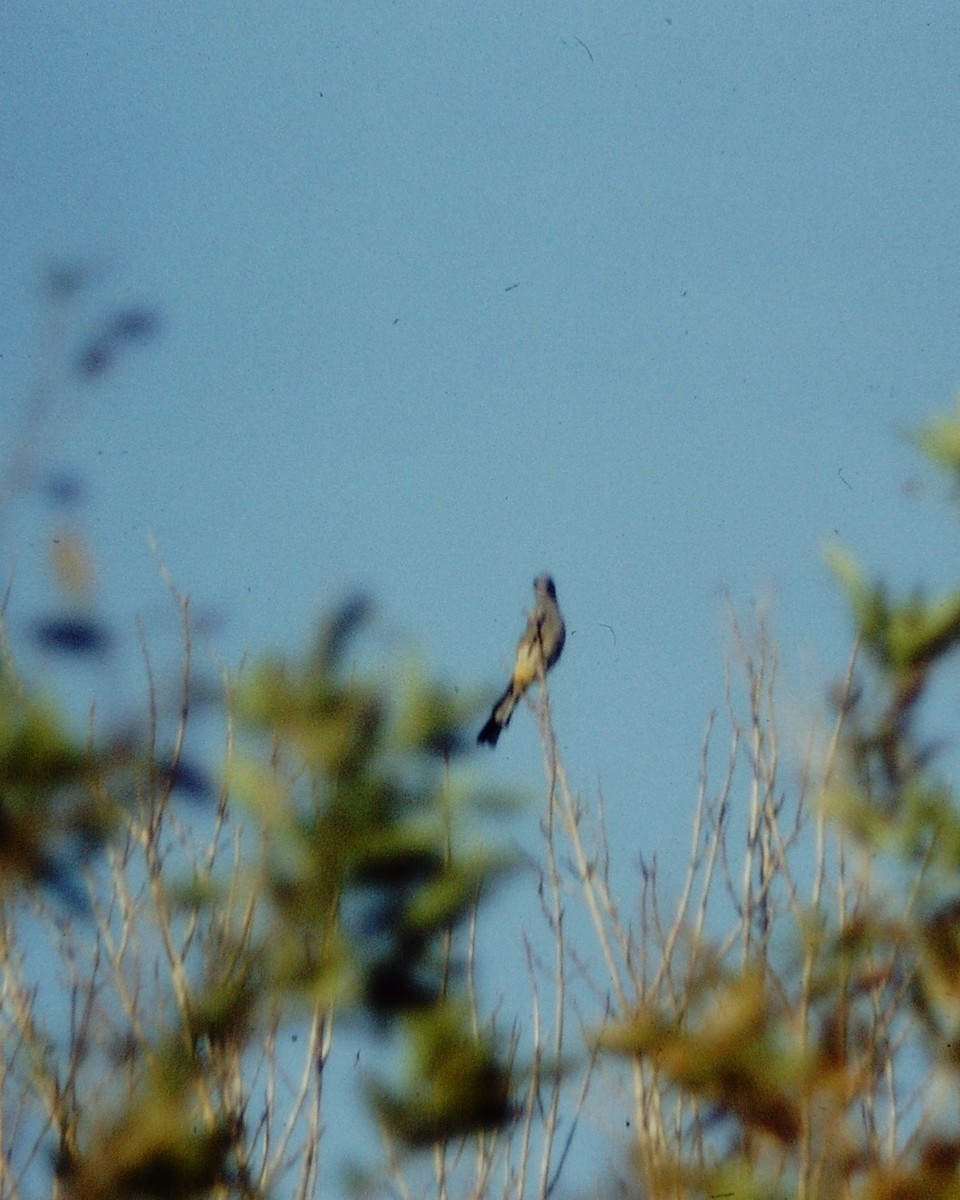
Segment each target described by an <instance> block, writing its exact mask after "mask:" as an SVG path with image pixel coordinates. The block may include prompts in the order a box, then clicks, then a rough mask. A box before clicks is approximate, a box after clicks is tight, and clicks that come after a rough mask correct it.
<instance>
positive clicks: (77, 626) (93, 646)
mask: <svg viewBox="0 0 960 1200" xmlns="http://www.w3.org/2000/svg"><path fill="white" fill-rule="evenodd" d="M34 637H35V638H36V641H37V643H38V644H39V646H40V647H41V648H42V649H43V650H50V651H53V652H55V653H58V654H90V655H100V654H105V653H106V651H107V650H108V649H109V647H110V634H109V633H108V632H107V630H106V628H105V627H104V626H103V625H101V624H100V623H99V622H97V621H91V620H86V619H84V618H83V617H51V618H49V619H48V620H44V621H38V622H37V624H36V626H35V628H34Z"/></svg>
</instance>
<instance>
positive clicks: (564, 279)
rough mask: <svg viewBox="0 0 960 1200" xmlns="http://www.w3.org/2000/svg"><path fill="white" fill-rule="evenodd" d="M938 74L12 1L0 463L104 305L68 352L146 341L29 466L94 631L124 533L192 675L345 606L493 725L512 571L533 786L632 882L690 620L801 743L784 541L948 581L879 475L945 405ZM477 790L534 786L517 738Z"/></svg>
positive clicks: (795, 49)
mask: <svg viewBox="0 0 960 1200" xmlns="http://www.w3.org/2000/svg"><path fill="white" fill-rule="evenodd" d="M958 60H960V10H958V9H957V7H956V6H955V5H954V4H949V3H930V4H919V5H914V4H909V5H908V4H902V5H885V6H881V7H878V6H877V5H875V4H867V3H860V2H859V0H851V2H850V3H847V4H844V5H840V6H836V5H831V6H826V5H804V6H800V5H769V4H760V3H738V2H734V3H727V4H722V5H721V4H708V3H698V4H694V3H689V2H687V3H679V4H678V3H666V4H657V5H653V6H651V5H649V4H638V3H622V2H616V3H613V2H609V0H594V2H592V3H590V4H587V3H580V2H575V0H569V2H565V0H553V2H552V3H550V4H546V3H534V4H525V5H517V4H516V3H505V2H504V3H501V2H499V0H493V2H490V3H483V4H476V3H471V4H466V3H459V2H456V0H453V2H451V0H448V2H446V3H443V4H437V3H417V4H414V3H406V2H404V0H395V2H392V3H383V2H371V3H364V4H356V3H353V2H350V3H341V2H338V0H330V2H328V3H324V4H322V5H311V4H302V3H300V4H292V3H277V4H274V5H271V6H269V7H262V6H254V5H245V4H244V5H235V6H225V5H213V4H207V3H195V4H189V5H188V4H163V5H160V4H155V3H153V2H152V0H151V2H147V3H141V4H137V5H131V4H125V3H108V2H98V0H91V2H90V3H87V4H84V5H75V6H65V5H62V4H53V3H48V2H45V0H31V3H29V4H27V3H23V2H20V0H10V2H8V3H7V4H6V5H5V7H4V12H3V14H2V16H0V75H2V78H3V80H4V85H3V87H4V94H5V102H4V106H3V109H2V112H0V225H2V228H3V230H4V270H3V272H2V275H0V356H2V357H0V386H2V387H3V391H4V394H5V395H6V397H7V402H6V404H5V405H4V420H5V421H12V420H13V419H14V414H15V413H16V410H17V404H18V403H19V398H20V397H22V395H23V392H24V389H25V387H26V385H27V381H28V380H29V379H30V377H31V372H32V371H34V370H35V368H36V362H37V355H38V332H37V331H38V327H39V322H40V317H41V313H42V305H41V302H40V300H39V298H38V289H37V286H36V278H37V273H38V270H39V268H40V267H41V266H42V265H43V264H44V263H48V262H50V261H59V260H63V259H66V260H73V259H80V260H83V261H91V262H97V263H103V264H105V265H106V264H108V265H109V270H108V271H105V272H104V273H103V275H102V277H101V278H100V279H99V280H98V281H97V283H96V285H95V286H94V287H92V288H91V290H90V293H89V294H88V296H87V298H86V300H85V301H84V305H85V306H86V307H81V309H80V311H79V312H78V313H77V315H76V319H75V323H74V326H73V330H74V332H73V333H72V334H71V336H74V337H76V338H78V339H80V340H82V337H83V336H84V331H85V330H87V329H88V328H90V327H92V323H93V322H94V320H95V318H96V317H97V314H98V313H101V312H103V311H109V310H110V309H111V308H112V307H115V306H116V305H117V304H120V303H124V302H127V301H145V302H149V303H150V304H153V305H155V306H156V307H157V308H158V309H159V310H160V311H161V312H162V314H163V326H162V336H161V337H159V338H158V339H157V340H156V342H154V343H152V344H151V345H150V346H149V347H144V348H143V349H142V350H138V351H137V352H136V353H135V354H133V353H131V354H130V355H129V356H127V357H126V358H125V359H124V360H123V361H122V362H121V363H120V364H119V365H118V367H117V369H116V370H114V371H112V372H111V373H110V374H108V375H107V376H106V377H105V378H104V379H103V380H102V382H98V383H97V384H96V385H93V384H90V383H83V382H82V381H80V380H77V379H76V378H74V377H73V376H72V375H70V373H69V371H67V372H65V373H64V376H63V379H64V382H63V386H62V388H61V390H60V392H59V398H60V408H59V409H58V413H59V417H58V422H57V424H56V429H57V434H58V437H57V438H56V439H55V440H54V451H53V454H52V458H53V461H54V462H55V463H56V464H57V465H62V466H64V467H67V468H70V469H73V470H75V471H77V472H79V473H80V474H82V476H83V477H84V479H85V480H86V483H87V488H88V500H87V503H86V506H85V508H84V510H83V514H82V519H83V522H84V530H85V534H86V536H87V537H88V539H89V540H90V542H91V544H92V546H93V547H94V550H95V552H96V554H97V558H98V563H99V567H100V572H101V588H102V599H103V603H104V605H105V606H106V607H108V608H109V609H110V611H111V612H112V613H114V614H115V615H116V616H117V619H118V620H119V621H120V622H121V625H122V624H123V622H126V628H127V629H128V630H132V622H133V616H134V614H136V613H137V612H141V613H144V612H145V613H147V614H148V615H149V614H154V615H155V614H157V613H159V612H161V611H163V595H162V590H161V586H160V584H159V583H158V581H157V577H156V569H155V565H154V562H153V560H152V558H151V556H150V553H149V550H148V549H147V544H146V535H147V532H148V531H150V532H152V533H153V535H154V536H155V537H156V540H157V543H158V545H159V547H160V551H161V553H162V555H163V557H164V559H165V561H166V562H167V564H168V565H169V567H170V569H171V571H172V573H173V575H174V577H175V579H176V580H177V582H178V584H179V585H180V586H181V587H182V588H183V589H184V590H186V591H189V592H190V593H191V595H192V596H193V597H194V600H195V603H196V604H197V606H198V607H204V606H206V607H209V608H213V609H216V610H217V611H219V612H221V613H222V614H224V618H225V623H224V625H223V627H222V629H221V631H220V633H219V634H218V636H217V639H216V641H217V648H218V650H219V652H220V654H221V655H222V657H223V658H224V659H225V660H226V661H227V662H229V663H236V662H237V661H238V660H239V657H240V655H241V654H242V652H243V651H244V649H251V650H257V649H260V648H263V647H265V646H277V645H279V646H285V647H290V648H293V647H296V646H297V645H302V644H303V643H304V639H305V637H306V636H307V634H308V631H309V630H310V628H311V623H312V621H313V619H314V617H315V616H316V615H317V614H318V613H320V612H322V611H323V610H324V608H325V606H327V605H328V604H329V603H330V602H331V601H332V600H334V599H336V598H337V597H339V596H341V595H342V594H343V593H344V592H345V591H347V590H349V589H350V588H352V587H354V586H357V585H359V586H363V587H366V588H369V589H370V591H371V592H372V594H373V595H374V597H375V598H376V600H377V603H378V605H379V608H380V611H381V614H382V617H383V620H384V622H385V626H386V628H387V630H388V632H389V635H390V636H389V638H388V639H387V641H388V643H391V647H392V648H395V647H403V646H404V645H407V644H409V643H410V642H413V643H414V644H415V645H416V646H417V647H418V648H419V650H420V651H421V652H422V653H423V655H424V656H425V658H426V659H427V661H428V662H429V663H430V665H431V666H432V667H433V668H434V669H435V670H436V671H437V672H438V673H439V674H440V675H441V676H443V677H444V678H446V679H447V680H449V681H451V682H457V683H461V684H462V685H463V686H465V687H470V688H472V687H475V686H477V685H483V684H487V685H489V688H490V690H491V696H492V694H493V692H494V691H495V690H496V689H497V688H499V687H500V686H501V685H502V682H503V676H504V670H505V668H506V665H507V663H508V660H509V658H510V656H511V653H512V648H513V645H514V642H515V639H516V637H517V634H518V633H519V630H520V628H521V626H522V621H523V612H524V610H525V609H526V607H527V606H528V604H529V602H530V598H531V594H532V593H531V581H532V579H533V577H534V575H535V574H536V573H538V572H539V571H541V570H544V569H548V570H550V571H551V572H552V573H553V574H554V576H555V578H556V582H557V588H558V593H559V597H560V601H561V604H562V606H563V608H564V611H565V613H566V617H567V623H568V628H569V631H570V637H569V640H568V643H567V648H566V650H565V653H564V657H563V660H562V662H561V664H560V665H559V667H558V668H557V671H556V673H555V676H554V680H555V682H554V684H553V687H552V692H551V695H552V699H553V702H554V712H555V720H556V725H557V729H558V734H559V737H560V742H561V747H562V751H563V754H564V757H565V761H566V764H567V770H568V773H569V774H570V776H571V779H572V781H573V782H574V784H575V786H577V787H579V788H582V789H584V791H585V792H587V793H590V792H592V791H593V789H595V787H596V786H597V784H598V783H600V784H601V785H602V787H603V790H604V794H605V797H606V803H607V812H608V818H609V819H610V820H611V821H614V822H615V823H616V828H617V831H618V843H619V847H620V848H621V852H622V854H623V858H624V862H625V863H627V864H629V863H630V862H631V861H634V860H635V856H636V854H638V853H640V852H643V853H644V854H648V855H649V854H650V853H652V852H653V851H654V850H657V851H658V852H659V853H660V854H661V856H666V857H667V858H668V859H669V858H670V856H671V855H672V854H675V853H676V851H677V850H679V851H681V852H685V850H686V845H687V819H686V814H687V811H688V809H689V808H690V807H691V806H692V803H693V797H694V793H695V787H696V778H697V770H698V763H697V748H698V745H699V741H700V737H701V734H702V730H703V726H704V722H705V719H706V713H707V711H708V709H709V708H710V707H712V706H713V705H714V704H716V703H718V702H719V701H720V699H721V684H722V657H723V648H724V644H725V632H724V615H723V612H724V603H723V597H724V594H725V593H726V592H729V593H730V594H731V595H732V597H733V599H734V601H735V603H736V604H737V605H738V606H739V609H740V611H741V613H744V612H748V611H749V609H750V607H751V605H752V603H753V601H754V599H755V598H756V597H757V596H768V595H769V596H772V597H773V601H772V614H773V622H774V628H775V629H776V631H777V632H778V634H779V637H780V640H781V642H782V651H783V657H784V660H785V663H786V665H787V667H788V674H789V670H790V669H792V671H793V674H792V677H791V678H792V682H793V686H795V687H796V689H797V691H798V693H799V694H800V703H812V702H813V701H814V700H815V699H816V698H817V693H816V688H817V687H818V686H819V684H820V683H821V682H822V680H823V678H825V677H826V676H827V675H829V674H832V673H834V672H837V671H839V670H840V669H841V667H842V664H843V662H844V660H845V654H846V647H847V645H848V642H849V633H850V631H849V627H848V625H847V622H846V618H845V614H844V611H843V607H842V604H841V602H840V599H839V596H838V595H837V593H836V590H835V589H834V587H833V584H832V582H831V580H830V579H829V577H828V575H827V572H826V569H825V567H824V565H823V561H822V548H823V545H824V542H825V540H826V539H828V538H829V537H832V536H838V537H839V538H841V539H842V540H843V541H844V542H845V543H846V544H847V545H848V546H850V547H851V548H853V549H855V550H856V551H858V552H859V553H861V554H862V556H863V557H864V559H865V560H866V561H867V562H870V563H875V564H877V565H878V567H882V568H883V569H885V570H886V571H887V572H888V573H889V574H890V576H891V577H892V578H894V579H895V580H897V581H898V582H900V583H911V582H912V581H914V580H915V579H928V580H933V581H937V582H943V581H947V580H949V579H950V578H951V573H950V571H949V569H948V567H949V563H948V562H947V561H946V556H944V555H943V554H942V552H940V547H941V546H942V545H943V544H944V542H945V539H946V538H948V537H951V538H952V536H953V533H954V530H953V527H952V525H951V523H950V521H949V520H948V518H947V516H946V515H945V514H944V513H943V512H942V511H941V510H940V509H939V508H938V506H937V491H936V488H935V487H932V486H930V485H929V484H928V483H927V482H925V481H926V479H927V477H926V476H925V474H924V472H923V469H922V467H921V466H920V464H919V460H918V459H917V458H916V456H915V455H914V454H913V452H912V451H911V450H910V449H909V447H908V446H907V445H906V443H905V441H904V437H903V434H904V431H905V430H907V429H908V428H910V427H911V426H913V425H915V424H916V423H917V422H918V421H919V420H920V419H922V418H923V417H924V416H926V415H927V414H929V412H930V411H931V409H933V408H936V407H940V408H943V407H947V406H949V405H950V404H951V403H952V400H953V396H954V392H955V388H956V385H957V381H958V378H960V349H958V338H957V331H958V329H960V236H958V234H960V157H958V155H957V151H956V140H957V137H956V131H957V129H958V128H960V76H958V73H957V69H956V64H957V62H958ZM70 344H71V345H72V344H73V343H70ZM30 521H32V522H33V524H32V525H31V524H30ZM24 528H25V530H26V532H25V534H24V536H23V538H22V544H21V546H20V547H19V562H18V573H19V574H18V578H19V579H20V580H22V583H20V584H18V586H19V587H20V589H21V591H20V595H19V597H15V600H16V602H17V603H19V604H20V605H21V611H28V610H29V605H30V597H31V595H32V593H31V590H30V589H31V587H32V586H33V584H32V582H31V580H32V579H33V577H34V575H36V576H37V577H39V574H40V571H41V563H42V560H43V555H44V553H45V550H46V546H45V534H44V532H39V533H38V529H42V525H39V524H38V518H37V516H36V513H35V512H33V515H32V516H30V515H29V514H28V519H27V520H26V523H25V525H24ZM938 572H939V575H938ZM14 611H16V606H15V609H14ZM157 619H158V620H159V618H157ZM129 644H130V646H131V647H133V645H134V639H133V635H132V633H131V634H130V636H129ZM475 769H476V771H477V772H478V774H480V775H486V774H487V773H490V774H491V775H496V777H497V778H498V779H500V780H502V781H510V782H519V783H521V784H529V785H531V786H536V783H537V779H538V773H539V771H540V757H539V751H538V748H537V745H536V730H535V725H534V722H533V721H532V720H531V718H530V716H529V714H527V713H519V714H518V715H517V717H516V718H515V720H514V722H513V724H512V725H511V727H510V730H509V731H508V733H507V735H506V736H505V737H504V738H503V739H502V741H501V743H500V745H499V746H498V748H497V751H496V754H495V755H487V756H485V757H479V758H478V759H477V760H476V762H475Z"/></svg>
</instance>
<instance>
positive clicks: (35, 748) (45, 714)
mask: <svg viewBox="0 0 960 1200" xmlns="http://www.w3.org/2000/svg"><path fill="white" fill-rule="evenodd" d="M126 758H127V755H126V754H125V753H124V752H123V751H121V750H120V749H119V748H116V747H110V748H102V749H101V748H97V749H93V748H90V747H88V746H83V745H79V744H78V743H77V742H76V740H75V739H74V738H73V737H72V736H71V735H70V734H69V733H68V731H67V728H66V725H65V724H64V723H63V722H62V721H61V720H60V718H59V716H58V714H57V712H56V710H55V709H54V707H53V706H52V705H51V704H48V703H43V702H41V701H39V700H37V699H34V698H32V697H31V696H30V695H29V694H28V692H27V690H26V688H25V687H24V686H23V685H22V684H21V683H20V681H18V680H16V679H15V678H13V676H12V674H11V672H10V669H9V668H8V666H7V665H6V664H5V663H4V664H0V893H2V892H3V891H6V890H7V889H9V888H12V887H15V886H17V885H24V884H25V885H28V886H32V885H36V884H42V885H45V886H47V887H50V888H52V889H54V890H57V891H59V892H60V893H61V895H63V896H64V897H70V898H72V899H74V900H76V899H77V893H76V890H75V887H74V878H75V874H76V869H77V867H78V866H79V865H80V864H81V863H82V862H83V861H85V860H86V859H87V858H88V857H89V856H90V854H92V853H93V852H94V851H96V850H97V849H98V848H99V847H101V846H102V845H103V842H104V840H105V839H106V838H107V837H108V836H109V834H110V832H111V830H112V829H113V828H114V827H115V824H116V819H117V815H118V812H117V809H116V806H115V805H114V804H113V802H112V800H111V798H110V795H109V792H108V790H107V789H105V788H103V787H101V786H99V784H98V781H100V780H102V779H103V778H104V776H105V775H107V774H108V773H109V771H110V770H111V769H112V768H118V767H119V766H120V765H121V763H122V762H124V761H125V760H126Z"/></svg>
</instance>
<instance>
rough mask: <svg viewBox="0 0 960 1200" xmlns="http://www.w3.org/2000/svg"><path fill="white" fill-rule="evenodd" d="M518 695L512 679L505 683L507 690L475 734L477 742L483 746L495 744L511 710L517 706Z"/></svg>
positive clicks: (507, 721) (508, 718)
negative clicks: (484, 723) (487, 719)
mask: <svg viewBox="0 0 960 1200" xmlns="http://www.w3.org/2000/svg"><path fill="white" fill-rule="evenodd" d="M518 699H519V696H518V695H517V694H516V693H515V692H514V690H513V680H512V679H511V680H510V682H509V683H508V684H507V690H506V691H505V692H504V693H503V695H502V696H501V697H500V699H499V700H498V701H497V702H496V704H495V705H494V706H493V711H492V712H491V714H490V719H489V721H487V723H486V725H484V727H483V728H482V729H481V730H480V732H479V733H478V734H477V742H478V743H479V744H480V745H481V746H483V745H487V746H495V745H496V744H497V738H498V737H499V736H500V734H501V733H502V732H503V731H504V729H506V727H507V726H508V725H509V724H510V718H511V717H512V716H513V710H514V709H515V708H516V707H517V700H518Z"/></svg>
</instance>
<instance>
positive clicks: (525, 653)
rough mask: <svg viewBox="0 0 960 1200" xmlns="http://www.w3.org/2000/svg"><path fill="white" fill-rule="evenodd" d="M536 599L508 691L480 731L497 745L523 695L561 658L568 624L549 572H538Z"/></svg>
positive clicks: (481, 740) (489, 742)
mask: <svg viewBox="0 0 960 1200" xmlns="http://www.w3.org/2000/svg"><path fill="white" fill-rule="evenodd" d="M533 592H534V596H535V601H534V605H533V608H532V609H531V611H530V619H529V620H528V621H527V627H526V629H525V630H524V631H523V633H522V635H521V637H520V641H519V642H517V657H516V660H515V661H514V664H513V674H512V675H511V677H510V682H509V684H508V685H507V690H506V691H505V692H504V693H503V695H502V696H501V697H500V699H499V700H498V701H497V702H496V704H495V705H494V706H493V712H492V713H491V714H490V720H489V721H487V723H486V725H484V727H483V728H482V729H481V730H480V733H479V735H478V737H477V741H478V742H479V743H480V744H481V745H483V744H486V745H488V746H495V745H496V744H497V738H498V737H499V736H500V734H501V732H502V731H503V730H504V729H506V727H507V725H509V723H510V718H511V717H512V716H513V710H514V709H515V708H516V707H517V703H518V701H519V700H520V697H521V696H522V695H523V693H524V692H525V691H526V690H527V688H528V687H529V686H530V684H531V683H533V681H534V680H535V679H540V678H542V677H543V676H544V675H546V673H547V672H548V671H549V670H550V668H551V667H552V666H553V664H554V663H555V662H556V661H557V659H558V658H559V657H560V651H561V650H562V649H563V643H564V639H565V638H566V636H567V630H566V626H565V625H564V623H563V617H562V616H561V615H560V609H559V607H558V606H557V589H556V588H555V587H554V586H553V580H552V579H551V578H550V576H549V575H538V576H537V578H536V579H535V580H534V581H533Z"/></svg>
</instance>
